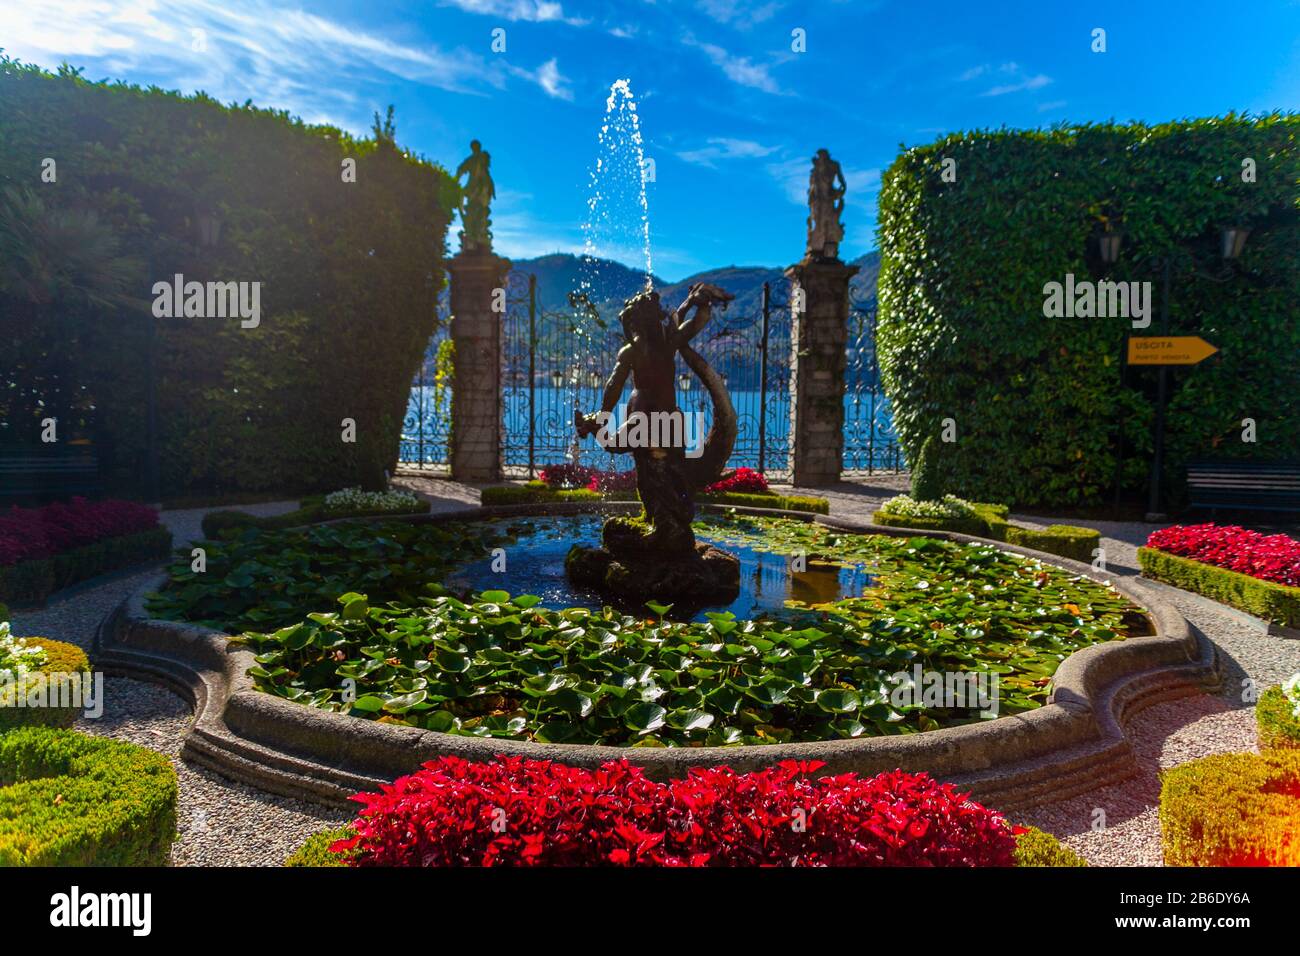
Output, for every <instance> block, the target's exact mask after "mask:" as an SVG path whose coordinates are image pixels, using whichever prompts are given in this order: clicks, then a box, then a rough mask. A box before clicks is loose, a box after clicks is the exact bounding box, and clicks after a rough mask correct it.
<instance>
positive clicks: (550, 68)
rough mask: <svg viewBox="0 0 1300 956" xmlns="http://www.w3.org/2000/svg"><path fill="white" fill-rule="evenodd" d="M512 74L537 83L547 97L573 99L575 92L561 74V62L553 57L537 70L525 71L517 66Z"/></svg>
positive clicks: (512, 69) (513, 68) (511, 69)
mask: <svg viewBox="0 0 1300 956" xmlns="http://www.w3.org/2000/svg"><path fill="white" fill-rule="evenodd" d="M510 72H511V73H513V74H514V75H515V76H519V77H523V78H524V79H526V80H531V81H532V82H534V83H536V84H537V85H538V86H540V87H541V88H542V89H543V90H545V91H546V95H547V96H554V97H555V98H556V99H560V100H572V99H573V90H572V89H571V88H570V87H569V85H568V84H569V80H568V78H567V77H566V76H564V75H563V74H561V73H560V66H559V62H558V61H557V60H556V58H555V57H551V58H550V59H549V60H547V61H546V62H545V63H543V64H542V65H541V66H539V67H538V68H537V69H536V70H525V69H523V68H522V67H517V66H516V67H511V68H510Z"/></svg>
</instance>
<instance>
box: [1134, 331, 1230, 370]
mask: <svg viewBox="0 0 1300 956" xmlns="http://www.w3.org/2000/svg"><path fill="white" fill-rule="evenodd" d="M1217 351H1219V350H1218V349H1217V348H1215V347H1214V346H1213V345H1211V344H1210V343H1209V342H1207V341H1205V339H1203V338H1201V337H1200V336H1199V335H1144V336H1129V340H1128V364H1129V365H1195V364H1196V363H1197V362H1200V361H1202V360H1203V359H1207V358H1209V357H1210V356H1211V355H1213V354H1214V353H1215V352H1217Z"/></svg>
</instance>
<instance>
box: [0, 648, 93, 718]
mask: <svg viewBox="0 0 1300 956" xmlns="http://www.w3.org/2000/svg"><path fill="white" fill-rule="evenodd" d="M23 640H24V641H25V642H26V643H28V644H35V645H38V646H40V647H41V648H42V649H44V651H45V657H46V661H45V664H44V665H42V666H41V667H38V668H35V670H38V671H41V672H43V673H46V674H83V675H85V676H84V678H83V679H84V680H89V679H90V678H91V672H90V661H89V660H88V659H87V657H86V652H85V651H83V650H82V649H81V648H79V647H77V646H76V645H75V644H66V643H64V642H63V641H53V640H50V639H49V638H48V637H25V638H23ZM51 699H53V698H51ZM81 713H82V708H81V707H57V706H56V707H8V706H5V705H4V701H3V700H0V732H4V731H6V730H11V729H13V728H14V727H27V726H41V727H71V726H72V724H73V722H74V721H76V719H77V717H78V715H80V714H81Z"/></svg>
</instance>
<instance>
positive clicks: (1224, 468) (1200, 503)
mask: <svg viewBox="0 0 1300 956" xmlns="http://www.w3.org/2000/svg"><path fill="white" fill-rule="evenodd" d="M1187 492H1188V497H1189V499H1190V500H1189V501H1188V504H1189V505H1190V506H1191V507H1193V508H1208V509H1210V510H1211V511H1215V510H1218V509H1220V508H1222V509H1224V510H1225V511H1227V510H1236V511H1300V461H1230V460H1219V461H1212V460H1200V461H1193V462H1189V463H1188V465H1187Z"/></svg>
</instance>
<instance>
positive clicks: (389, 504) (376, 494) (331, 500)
mask: <svg viewBox="0 0 1300 956" xmlns="http://www.w3.org/2000/svg"><path fill="white" fill-rule="evenodd" d="M419 506H420V499H419V498H418V497H416V496H415V495H413V494H411V493H410V492H409V491H362V490H361V489H360V488H344V489H343V490H341V491H332V492H330V493H329V494H328V495H326V496H325V510H326V511H336V512H343V511H412V510H414V509H416V508H418V507H419Z"/></svg>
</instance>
